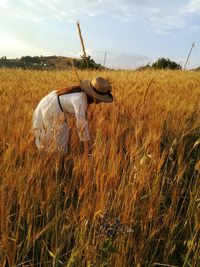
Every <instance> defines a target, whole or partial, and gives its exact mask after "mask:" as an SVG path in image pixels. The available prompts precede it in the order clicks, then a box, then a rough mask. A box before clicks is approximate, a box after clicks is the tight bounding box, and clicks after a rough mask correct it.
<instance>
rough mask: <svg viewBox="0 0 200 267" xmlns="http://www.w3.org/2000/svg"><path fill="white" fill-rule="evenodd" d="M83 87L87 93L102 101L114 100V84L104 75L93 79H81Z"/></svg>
mask: <svg viewBox="0 0 200 267" xmlns="http://www.w3.org/2000/svg"><path fill="white" fill-rule="evenodd" d="M81 88H82V90H83V91H84V92H85V93H86V94H87V95H89V96H92V97H93V98H96V99H98V100H100V101H102V102H106V103H110V102H112V101H113V96H112V94H111V91H112V86H111V84H110V82H109V81H107V80H105V79H104V78H102V77H96V78H94V79H93V80H91V81H89V80H83V81H81Z"/></svg>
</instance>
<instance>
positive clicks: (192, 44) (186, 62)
mask: <svg viewBox="0 0 200 267" xmlns="http://www.w3.org/2000/svg"><path fill="white" fill-rule="evenodd" d="M193 48H194V42H193V43H192V47H191V48H190V52H189V54H188V57H187V60H186V62H185V65H184V68H183V69H184V70H186V66H187V63H188V61H189V59H190V56H191V53H192V49H193Z"/></svg>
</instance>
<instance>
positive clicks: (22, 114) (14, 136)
mask: <svg viewBox="0 0 200 267" xmlns="http://www.w3.org/2000/svg"><path fill="white" fill-rule="evenodd" d="M97 74H100V75H102V76H103V77H109V78H110V79H111V81H112V82H113V85H114V94H115V97H116V99H117V101H116V102H115V103H113V104H112V105H107V104H100V105H98V106H93V107H90V110H89V113H88V117H89V122H90V132H91V136H92V137H93V142H94V147H93V151H92V155H88V154H87V153H84V154H81V145H80V142H79V140H78V136H77V130H76V128H75V127H74V129H73V131H72V134H71V152H70V155H69V157H68V158H65V159H60V158H59V155H44V154H39V153H38V151H37V150H36V149H35V147H34V144H33V137H32V134H31V131H30V129H31V119H32V113H33V110H34V108H35V107H36V105H37V103H38V101H39V100H40V99H41V98H42V97H43V96H44V95H45V94H46V93H47V92H49V91H51V90H53V89H55V88H61V87H62V86H66V84H67V85H71V84H74V83H76V77H75V75H74V74H73V72H70V71H68V72H67V71H64V72H61V71H60V72H56V71H52V72H45V71H43V72H40V71H22V70H7V69H1V70H0V96H1V105H0V116H1V125H0V156H1V160H0V199H1V205H0V222H1V224H0V265H1V266H9V265H10V266H44V267H45V266H67V267H72V266H73V267H76V266H77V267H79V266H80V267H81V266H90V267H94V266H96V267H99V266H100V267H101V266H104V267H106V266H110V267H114V266H119V267H129V266H137V267H139V266H198V264H200V262H199V258H198V255H199V244H198V238H199V230H200V229H199V218H200V217H199V199H200V196H199V171H200V146H199V144H200V139H199V138H200V124H199V122H200V109H199V102H200V91H199V85H200V76H199V74H198V73H194V72H191V73H190V72H180V71H177V72H170V71H169V72H166V71H160V72H150V71H148V72H131V71H130V72H129V71H116V72H115V71H113V72H105V73H103V72H101V73H97V72H89V71H88V72H81V73H80V76H81V78H91V77H94V76H95V75H97ZM72 124H74V121H73V120H72Z"/></svg>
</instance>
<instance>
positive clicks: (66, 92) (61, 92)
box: [56, 86, 83, 96]
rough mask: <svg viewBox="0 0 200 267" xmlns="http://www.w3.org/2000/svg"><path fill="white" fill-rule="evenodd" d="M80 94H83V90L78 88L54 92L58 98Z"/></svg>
mask: <svg viewBox="0 0 200 267" xmlns="http://www.w3.org/2000/svg"><path fill="white" fill-rule="evenodd" d="M81 92H83V90H82V89H81V87H80V86H70V87H65V88H62V89H58V90H57V91H56V94H57V95H58V96H60V95H66V94H71V93H81Z"/></svg>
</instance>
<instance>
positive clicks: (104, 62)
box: [103, 51, 107, 67]
mask: <svg viewBox="0 0 200 267" xmlns="http://www.w3.org/2000/svg"><path fill="white" fill-rule="evenodd" d="M106 56H107V51H105V55H104V61H103V65H104V67H106Z"/></svg>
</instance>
